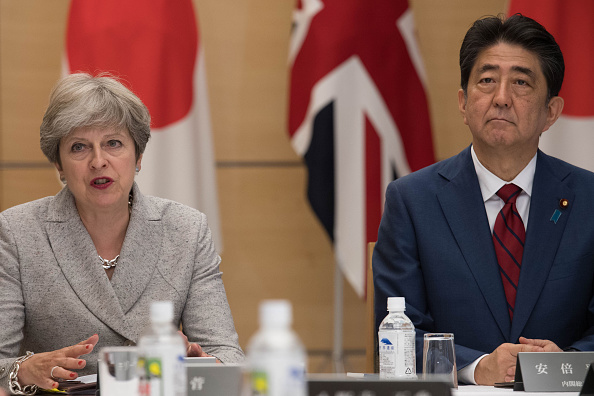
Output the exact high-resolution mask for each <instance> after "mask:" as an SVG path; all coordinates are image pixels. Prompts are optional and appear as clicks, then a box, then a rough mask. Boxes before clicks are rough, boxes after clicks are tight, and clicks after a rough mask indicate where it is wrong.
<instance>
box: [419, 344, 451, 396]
mask: <svg viewBox="0 0 594 396" xmlns="http://www.w3.org/2000/svg"><path fill="white" fill-rule="evenodd" d="M423 379H427V380H442V381H447V382H449V383H450V384H452V386H453V387H454V388H457V387H458V373H457V371H456V351H455V350H454V335H453V334H452V333H426V334H425V335H424V336H423Z"/></svg>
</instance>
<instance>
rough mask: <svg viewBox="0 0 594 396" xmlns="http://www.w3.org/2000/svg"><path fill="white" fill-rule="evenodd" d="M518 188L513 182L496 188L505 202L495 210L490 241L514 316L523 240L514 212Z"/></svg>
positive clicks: (519, 221)
mask: <svg viewBox="0 0 594 396" xmlns="http://www.w3.org/2000/svg"><path fill="white" fill-rule="evenodd" d="M521 192H522V189H521V188H520V187H518V186H516V185H515V184H506V185H505V186H503V187H501V188H500V189H499V191H497V196H499V198H501V199H503V202H505V205H504V206H503V208H502V209H501V211H499V214H498V215H497V220H495V226H494V227H493V243H494V244H495V253H496V254H497V261H498V262H499V272H500V273H501V280H502V281H503V289H504V290H505V297H506V299H507V306H508V310H509V317H510V319H513V317H514V307H515V303H516V292H517V290H518V281H519V279H520V268H521V266H522V254H523V253H524V241H525V240H526V230H525V229H524V223H523V222H522V218H521V217H520V214H519V213H518V208H516V199H517V198H518V196H519V195H520V193H521Z"/></svg>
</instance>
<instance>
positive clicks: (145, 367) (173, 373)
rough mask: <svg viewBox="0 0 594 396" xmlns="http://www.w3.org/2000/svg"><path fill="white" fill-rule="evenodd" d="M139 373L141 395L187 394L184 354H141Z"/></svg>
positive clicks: (179, 395) (139, 391)
mask: <svg viewBox="0 0 594 396" xmlns="http://www.w3.org/2000/svg"><path fill="white" fill-rule="evenodd" d="M164 367H165V370H164ZM164 371H165V372H164ZM138 374H139V377H140V378H139V388H138V393H139V395H140V396H166V395H175V396H185V395H186V385H187V384H186V369H185V365H184V358H183V356H182V355H177V356H167V355H166V356H150V357H149V356H146V357H145V356H141V357H139V359H138Z"/></svg>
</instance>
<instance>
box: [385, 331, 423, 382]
mask: <svg viewBox="0 0 594 396" xmlns="http://www.w3.org/2000/svg"><path fill="white" fill-rule="evenodd" d="M378 343H379V364H380V378H399V377H400V378H402V377H404V378H416V367H415V332H414V331H412V332H411V331H380V332H379V333H378Z"/></svg>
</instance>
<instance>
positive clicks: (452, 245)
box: [373, 148, 594, 372]
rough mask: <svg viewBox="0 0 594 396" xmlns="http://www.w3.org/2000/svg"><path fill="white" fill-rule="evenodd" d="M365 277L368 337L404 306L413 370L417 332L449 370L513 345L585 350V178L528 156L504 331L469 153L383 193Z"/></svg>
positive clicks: (588, 280) (592, 214) (590, 187)
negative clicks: (436, 340) (369, 280)
mask: <svg viewBox="0 0 594 396" xmlns="http://www.w3.org/2000/svg"><path fill="white" fill-rule="evenodd" d="M563 198H566V199H567V200H568V201H569V207H568V208H566V209H561V208H560V206H559V200H560V199H563ZM555 210H560V211H561V213H562V214H561V217H560V218H559V219H558V221H557V222H556V223H555V222H554V221H552V220H551V216H552V215H553V213H554V212H555ZM373 269H374V271H373V279H374V284H375V315H376V327H377V326H379V323H380V322H381V320H382V319H383V318H384V317H385V315H386V314H387V312H386V301H387V298H388V297H390V296H404V297H405V298H406V308H407V310H406V314H407V315H408V316H409V317H410V318H411V320H412V321H413V323H414V325H415V327H416V329H417V339H416V350H417V368H418V369H419V370H420V366H421V364H422V348H423V333H425V332H448V333H454V337H455V341H456V346H455V347H456V358H457V365H458V369H461V368H463V367H465V366H466V365H468V364H469V363H471V362H472V361H474V360H475V359H477V358H478V357H480V356H481V355H483V354H485V353H491V352H492V351H493V350H494V349H495V348H497V347H498V346H499V345H500V344H502V343H505V342H511V343H517V342H518V338H519V337H520V336H525V337H528V338H542V339H549V340H551V341H553V342H555V343H556V344H557V345H558V346H559V347H560V348H568V347H573V348H576V349H579V350H594V327H593V326H594V299H593V294H594V293H593V283H594V174H593V173H591V172H588V171H586V170H583V169H580V168H577V167H575V166H573V165H570V164H568V163H566V162H563V161H561V160H558V159H556V158H553V157H549V156H547V155H546V154H544V153H542V152H540V151H539V152H538V154H537V162H536V173H535V175H534V183H533V189H532V198H531V202H530V214H529V220H528V228H527V231H526V242H525V248H524V256H523V259H522V270H521V273H520V280H519V285H518V294H517V297H516V305H515V312H514V319H513V322H512V321H510V318H509V315H508V312H507V308H506V300H505V294H504V291H503V286H502V283H501V277H500V274H499V271H498V265H497V259H496V256H495V250H494V247H493V240H492V235H491V232H490V229H489V224H488V220H487V215H486V212H485V206H484V203H483V199H482V196H481V191H480V187H479V182H478V178H477V176H476V172H475V169H474V165H473V162H472V157H471V153H470V148H467V149H465V150H464V151H462V152H461V153H460V154H458V155H456V156H454V157H452V158H450V159H447V160H444V161H441V162H439V163H437V164H434V165H432V166H429V167H427V168H425V169H422V170H420V171H418V172H415V173H413V174H411V175H408V176H405V177H402V178H400V179H398V180H396V181H394V182H392V183H391V184H390V185H389V186H388V189H387V192H386V204H385V211H384V214H383V218H382V221H381V225H380V228H379V235H378V240H377V244H376V247H375V251H374V254H373ZM419 372H420V371H419Z"/></svg>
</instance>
